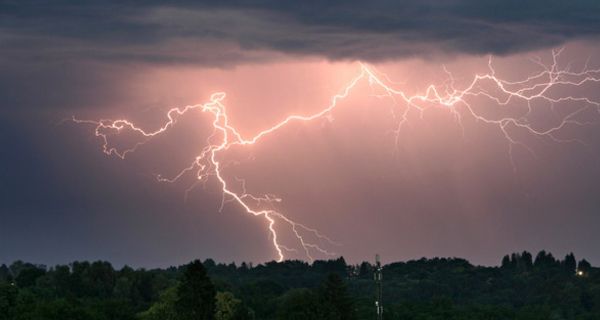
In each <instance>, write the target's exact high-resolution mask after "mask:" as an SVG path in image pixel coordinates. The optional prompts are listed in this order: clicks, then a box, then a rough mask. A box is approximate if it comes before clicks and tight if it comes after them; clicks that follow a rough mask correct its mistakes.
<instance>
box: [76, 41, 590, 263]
mask: <svg viewBox="0 0 600 320" xmlns="http://www.w3.org/2000/svg"><path fill="white" fill-rule="evenodd" d="M562 51H563V49H562V48H561V49H555V50H552V62H551V63H549V64H544V63H542V60H541V59H536V60H533V61H534V63H536V64H537V65H539V69H540V71H539V72H537V73H534V74H531V75H529V76H527V77H526V78H523V79H521V80H518V81H508V80H504V79H501V78H499V77H497V76H496V71H495V69H494V67H493V64H492V58H491V57H490V58H489V62H488V71H487V72H486V73H483V74H476V75H474V76H473V78H472V81H471V82H470V83H468V84H467V85H466V86H465V87H464V88H462V89H459V88H456V82H455V79H454V77H453V76H452V74H451V73H450V72H448V71H447V70H446V69H445V68H444V71H445V72H446V74H447V79H448V81H446V83H445V84H444V85H442V86H436V85H433V84H432V85H429V86H427V87H426V89H425V90H424V91H423V92H422V93H420V94H415V95H409V94H408V93H406V92H405V91H403V90H400V89H397V88H395V87H394V86H393V85H391V84H390V83H391V81H390V80H389V78H388V77H387V75H385V74H383V73H380V72H378V71H377V70H375V68H373V67H371V66H369V65H367V64H365V63H359V70H358V72H357V74H356V76H354V78H352V79H350V81H349V82H348V83H347V84H346V86H344V87H343V88H342V90H340V91H339V92H338V93H337V94H335V95H334V96H333V97H332V98H331V100H330V103H329V105H327V106H326V107H324V108H323V109H321V110H320V111H318V112H315V113H312V114H307V115H298V114H292V115H289V116H287V117H286V118H284V119H283V120H282V121H280V122H278V123H276V124H275V125H273V126H271V127H268V128H265V129H264V130H262V131H260V132H258V133H256V134H255V135H254V136H251V137H244V136H243V135H242V134H241V133H240V132H239V131H238V129H236V128H235V127H234V126H233V125H232V124H231V123H230V121H229V116H228V114H227V109H226V107H225V105H224V103H223V101H224V100H225V97H226V94H225V93H224V92H217V93H213V94H212V95H211V96H210V99H209V101H208V102H206V103H204V104H195V105H188V106H185V107H175V108H171V109H169V110H168V111H167V113H166V117H167V121H166V122H165V123H164V124H163V125H162V126H160V127H159V128H157V129H155V130H153V131H147V130H144V129H142V128H141V127H140V126H138V125H136V124H134V123H133V122H132V121H129V120H127V119H117V120H108V119H103V120H81V119H77V118H75V117H73V118H72V120H73V121H74V122H76V123H80V124H91V125H93V126H94V128H95V129H94V134H95V136H96V137H98V138H100V139H101V141H102V151H103V152H104V153H105V154H107V155H109V156H116V157H118V158H120V159H125V158H126V157H127V155H128V154H130V153H132V152H135V151H136V150H137V149H138V148H139V147H140V146H142V145H143V144H145V143H146V142H147V141H149V140H150V139H151V138H152V137H155V136H158V135H161V134H163V133H165V132H167V131H168V130H169V129H171V128H172V127H173V126H174V125H175V124H176V123H177V120H178V119H179V118H180V117H182V116H184V115H186V114H187V113H188V112H190V111H192V110H200V111H202V112H204V113H207V114H209V115H210V116H211V117H212V118H211V119H212V122H211V125H212V132H211V134H210V135H209V136H208V138H207V139H206V146H204V147H203V149H202V150H201V151H200V153H199V154H198V155H197V156H196V157H195V159H194V160H193V161H192V163H190V164H189V166H187V167H185V168H183V169H181V171H179V172H178V173H177V174H175V175H174V176H172V177H163V176H161V175H158V176H157V180H158V181H161V182H167V183H175V182H177V181H178V180H179V179H181V178H182V177H184V176H187V175H189V174H194V175H195V179H197V182H206V181H207V180H208V179H210V178H214V179H215V180H216V181H217V182H218V184H219V186H220V188H221V192H222V202H221V207H220V208H219V210H222V209H223V207H224V206H225V205H226V204H228V203H234V204H236V205H237V206H239V207H241V208H242V209H243V210H244V211H245V212H246V213H247V214H250V215H253V216H257V217H262V218H263V219H265V222H266V223H267V229H268V232H269V234H270V239H271V242H272V245H273V248H274V251H275V253H276V256H277V260H278V261H282V260H284V259H285V258H286V254H287V253H298V252H299V251H300V252H302V253H303V254H304V256H305V257H306V258H307V259H308V260H310V261H312V260H313V259H314V255H319V256H335V255H336V253H335V252H333V251H331V249H330V248H333V247H335V246H339V245H340V244H339V243H336V242H335V241H333V240H331V239H330V238H329V237H327V236H326V235H324V234H322V233H321V232H319V231H318V230H317V229H314V228H311V227H308V226H306V225H304V224H302V223H299V222H296V221H294V220H292V219H290V218H288V217H287V216H285V215H284V214H283V213H282V212H281V210H278V209H276V206H275V205H276V204H277V203H279V202H281V201H282V200H281V199H280V198H278V197H276V196H274V195H271V194H265V195H254V194H252V193H250V192H248V191H247V190H246V184H245V180H243V179H239V178H236V179H235V180H234V181H228V180H227V179H226V178H225V177H224V175H223V172H224V167H225V165H224V163H223V158H222V154H223V153H224V152H225V151H227V150H229V149H230V148H232V147H234V146H249V145H254V144H257V143H259V142H260V141H261V139H263V138H264V137H266V136H268V135H272V134H275V133H276V132H277V131H278V130H279V129H281V128H283V127H285V126H287V125H288V124H290V123H292V122H310V121H313V120H316V119H320V118H328V117H331V114H332V112H333V111H334V110H335V109H336V108H338V107H339V106H340V101H342V100H344V99H345V98H347V97H348V96H349V95H350V93H351V92H352V90H353V89H354V88H355V87H356V86H357V85H358V84H359V83H361V82H364V81H366V82H367V83H368V84H369V85H370V86H371V87H372V88H376V89H379V90H381V92H383V94H380V95H378V96H383V97H389V98H391V99H392V100H393V101H394V107H393V110H396V105H397V104H398V103H402V104H404V106H405V108H404V109H403V110H402V111H401V112H400V113H396V112H395V111H394V114H395V116H397V117H399V120H398V126H397V128H395V129H394V130H393V131H394V132H395V134H396V143H397V142H398V137H399V135H400V131H401V129H402V126H403V125H404V124H405V123H406V121H408V114H409V112H410V111H412V110H416V111H418V112H420V113H421V114H422V113H423V112H424V111H425V110H427V109H428V108H431V107H432V106H434V107H441V108H444V109H446V110H448V111H449V112H452V113H453V114H454V115H456V117H457V119H459V120H460V119H462V118H463V117H465V116H470V117H472V118H474V119H476V120H478V121H480V122H482V123H484V124H486V125H490V126H495V127H497V128H498V130H499V132H501V133H502V135H503V136H504V138H505V139H506V141H507V145H508V150H509V154H510V159H511V163H512V165H513V169H515V164H514V160H513V148H514V147H515V146H518V145H520V146H523V147H524V148H526V149H527V150H529V151H530V152H533V151H532V150H531V149H530V148H529V147H528V146H527V145H526V144H524V143H523V142H520V141H519V140H518V139H516V138H515V137H514V136H513V135H512V134H511V128H518V129H522V130H524V131H525V132H527V133H528V134H529V135H531V136H533V137H538V138H548V139H551V140H552V141H554V142H578V143H584V142H583V141H580V140H576V139H562V138H559V137H558V136H557V133H558V132H559V131H560V130H561V129H564V128H565V127H567V126H569V125H575V126H585V125H589V124H592V123H596V122H592V121H582V120H580V119H578V116H581V115H582V114H583V113H584V112H586V111H590V110H591V111H595V112H596V113H598V114H600V101H596V100H593V99H591V98H588V97H581V96H574V95H561V96H555V95H553V94H551V93H550V91H551V89H553V88H556V87H561V88H563V89H564V90H563V91H568V90H566V89H569V88H571V89H573V88H575V87H580V86H583V85H587V84H598V83H600V69H591V68H589V67H588V64H587V63H586V64H585V66H584V67H583V68H581V70H579V71H574V70H572V68H571V65H570V64H569V65H567V67H564V68H561V67H560V66H559V62H558V60H559V57H560V55H561V53H562ZM565 88H566V89H565ZM475 97H485V98H487V99H489V100H490V101H493V103H495V104H496V105H497V106H499V107H502V106H507V105H508V104H509V103H512V102H517V101H520V102H524V103H525V105H526V106H527V111H526V112H525V113H524V114H522V115H520V116H519V117H508V116H504V117H501V118H497V119H494V118H491V117H486V116H484V115H483V114H482V113H480V112H478V111H477V109H476V108H474V106H473V105H472V104H471V103H470V102H469V100H470V99H471V98H475ZM538 101H539V102H543V103H545V104H548V105H551V106H552V105H554V104H557V103H562V102H572V103H576V104H577V107H575V108H573V110H570V111H569V112H568V113H566V114H565V115H563V116H562V117H561V119H560V121H559V122H558V123H557V124H555V125H552V126H549V127H545V128H536V127H534V126H533V125H532V124H531V123H530V122H529V119H528V116H529V115H530V114H531V112H532V110H533V107H534V106H533V103H534V102H538ZM461 125H462V123H461ZM124 132H132V133H135V134H137V135H139V136H140V137H141V139H140V140H139V141H138V142H136V143H135V144H134V145H133V146H131V147H129V148H118V147H116V146H113V145H111V144H110V141H109V136H112V135H119V134H122V133H124ZM515 170H516V169H515ZM194 186H195V184H194V185H192V186H191V187H190V189H188V190H187V191H186V195H187V192H189V191H190V190H191V188H193V187H194ZM238 189H241V190H240V191H236V190H238ZM265 205H266V208H265ZM286 227H287V228H288V230H289V231H290V232H291V234H292V235H293V238H292V239H295V241H296V243H295V244H285V243H283V242H282V240H281V239H280V237H279V236H278V230H281V229H282V228H286Z"/></svg>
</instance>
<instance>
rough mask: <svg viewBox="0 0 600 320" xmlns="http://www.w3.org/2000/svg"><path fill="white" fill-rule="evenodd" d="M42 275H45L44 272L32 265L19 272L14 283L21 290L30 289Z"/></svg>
mask: <svg viewBox="0 0 600 320" xmlns="http://www.w3.org/2000/svg"><path fill="white" fill-rule="evenodd" d="M44 274H46V270H44V269H42V268H38V267H36V266H33V265H32V266H29V267H25V268H24V269H23V270H21V271H20V272H19V275H17V277H16V278H15V281H16V282H17V285H18V286H19V287H21V288H25V287H32V286H34V285H35V281H36V280H37V279H38V278H39V277H41V276H43V275H44Z"/></svg>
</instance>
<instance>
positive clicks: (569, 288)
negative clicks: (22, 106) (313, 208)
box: [0, 251, 600, 320]
mask: <svg viewBox="0 0 600 320" xmlns="http://www.w3.org/2000/svg"><path fill="white" fill-rule="evenodd" d="M372 272H373V266H372V265H371V264H370V263H368V262H363V263H361V264H359V265H347V263H346V262H345V261H344V260H343V259H342V258H340V259H336V260H329V261H315V262H314V263H312V264H308V263H306V262H303V261H285V262H281V263H277V262H268V263H265V264H261V265H257V266H253V265H252V264H246V263H243V264H241V265H240V266H239V267H238V266H236V265H235V264H232V263H230V264H221V263H216V262H214V261H213V260H206V261H205V262H204V263H200V262H199V261H194V262H192V263H190V264H189V265H186V266H182V267H170V268H167V269H155V270H146V269H136V270H134V269H132V268H130V267H127V266H125V267H123V268H121V269H119V270H116V269H114V268H113V267H112V265H111V264H110V263H108V262H103V261H97V262H73V263H71V264H70V265H59V266H54V267H52V268H47V267H45V266H42V265H34V264H30V263H25V262H21V261H17V262H14V263H13V264H11V265H9V266H6V265H1V266H0V320H30V319H31V320H37V319H44V320H54V319H57V320H58V319H60V320H65V319H68V320H77V319H85V320H134V319H136V320H180V319H185V320H187V319H218V320H225V319H227V320H245V319H260V320H269V319H286V320H294V319H302V320H308V319H310V320H323V319H338V320H342V319H344V320H346V319H348V320H351V319H373V318H374V312H375V308H374V304H373V301H374V294H375V287H374V283H373V274H372ZM383 275H384V291H383V293H384V296H383V305H384V308H385V309H384V316H385V319H414V320H417V319H419V320H420V319H432V320H433V319H440V320H441V319H444V320H446V319H451V320H452V319H454V320H462V319H471V320H475V319H491V320H494V319H497V320H504V319H514V320H535V319H540V320H541V319H544V320H546V319H565V320H567V319H573V320H592V319H600V269H598V268H595V267H592V266H591V265H590V263H589V262H587V261H585V260H580V261H578V262H577V260H576V259H575V256H574V255H573V254H569V255H567V256H566V257H565V258H564V259H562V260H559V259H556V258H555V257H554V256H553V255H552V254H550V253H548V252H545V251H542V252H540V253H538V254H536V255H535V258H534V255H532V254H530V253H528V252H521V253H513V254H510V255H507V256H505V257H504V258H503V259H502V264H501V266H499V267H483V266H474V265H472V264H470V263H469V262H468V261H466V260H464V259H456V258H453V259H446V258H434V259H420V260H413V261H407V262H397V263H391V264H388V265H386V266H384V268H383Z"/></svg>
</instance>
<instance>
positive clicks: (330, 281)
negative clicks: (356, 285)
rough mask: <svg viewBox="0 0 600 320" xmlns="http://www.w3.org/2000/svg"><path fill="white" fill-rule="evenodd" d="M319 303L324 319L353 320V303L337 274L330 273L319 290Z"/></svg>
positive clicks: (354, 316)
mask: <svg viewBox="0 0 600 320" xmlns="http://www.w3.org/2000/svg"><path fill="white" fill-rule="evenodd" d="M320 296H321V302H322V303H323V311H324V314H325V318H326V319H337V320H350V319H355V318H356V315H355V312H354V303H353V301H352V299H351V298H350V295H349V294H348V290H347V288H346V284H345V283H344V280H343V279H342V278H341V277H340V276H339V275H338V274H337V273H330V274H329V276H327V279H326V280H325V281H324V283H323V285H322V288H321V295H320Z"/></svg>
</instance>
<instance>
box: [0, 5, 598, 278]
mask: <svg viewBox="0 0 600 320" xmlns="http://www.w3.org/2000/svg"><path fill="white" fill-rule="evenodd" d="M213 2H214V3H213ZM599 34H600V3H599V2H598V1H593V0H590V1H584V0H576V1H558V0H556V1H554V0H551V1H548V0H545V1H541V0H540V1H527V2H523V1H476V0H451V1H433V0H426V1H281V0H279V1H276V0H273V1H270V0H265V1H250V2H249V1H183V0H181V1H178V0H176V1H169V2H167V3H166V4H164V3H161V2H159V1H145V2H144V4H139V3H138V2H136V1H85V2H73V1H66V0H65V1H61V0H59V1H52V2H47V1H8V0H0V120H1V121H2V125H0V146H1V147H2V152H1V153H0V263H10V262H12V261H14V260H16V259H23V260H27V261H32V262H37V263H45V264H56V263H68V262H71V261H73V260H83V259H105V260H109V261H111V262H113V263H115V264H116V265H122V264H129V265H134V266H146V267H153V266H168V265H175V264H181V263H185V262H188V261H190V260H191V259H193V258H201V259H204V258H214V259H215V260H218V261H224V262H230V261H238V262H241V261H243V260H245V261H253V262H255V263H258V262H264V261H269V260H272V259H276V258H277V255H276V252H275V250H274V248H273V246H272V244H271V239H270V238H269V232H268V228H267V227H268V226H267V223H266V222H265V220H264V219H262V218H260V217H253V216H251V215H248V214H247V213H245V212H243V210H242V209H241V208H240V206H239V205H236V204H234V203H231V202H228V203H226V204H225V206H224V207H223V210H221V211H219V208H220V206H221V200H222V194H221V193H220V189H219V186H218V184H217V183H216V181H208V182H207V183H206V184H204V185H202V184H201V185H198V186H197V187H195V188H194V189H192V190H191V191H190V192H189V194H188V197H187V198H186V197H185V194H186V189H188V188H189V187H190V186H191V185H192V184H193V183H194V179H193V174H192V175H190V176H189V177H188V176H186V177H184V178H183V179H182V180H181V181H179V182H178V183H175V184H165V183H159V182H157V181H156V179H155V177H156V174H165V175H173V174H175V173H177V172H178V170H179V169H181V168H184V167H186V166H187V165H189V163H190V162H191V161H193V159H194V158H195V156H196V155H197V154H198V153H199V152H200V150H202V148H203V147H204V146H205V145H206V138H207V137H208V135H210V126H211V122H210V121H211V119H210V117H209V115H207V114H203V113H194V114H189V115H186V118H185V119H181V121H179V122H178V124H177V126H175V127H174V128H173V130H171V131H169V132H168V134H166V135H164V136H161V137H160V138H157V139H153V140H151V141H149V142H148V143H146V144H145V145H143V146H142V147H141V148H139V149H138V150H137V152H136V153H134V154H131V156H129V157H127V158H126V159H125V160H121V159H119V158H117V157H115V156H107V155H106V154H104V153H103V152H102V142H101V141H100V140H99V139H98V138H97V137H95V136H94V127H93V126H90V125H87V124H76V123H73V122H71V121H64V120H65V119H70V118H71V117H72V116H75V117H77V118H81V119H114V118H122V117H127V118H129V119H132V120H133V121H135V122H136V123H138V124H139V125H140V126H142V127H144V128H145V129H147V130H154V129H156V128H157V127H159V126H160V125H161V124H162V123H164V122H165V121H166V120H167V118H166V115H165V112H166V111H167V110H168V108H170V107H175V106H185V105H189V104H198V103H205V102H207V101H208V100H209V97H210V95H211V93H213V92H216V91H224V92H227V98H226V99H225V100H224V103H225V105H226V106H227V110H228V113H229V115H230V117H231V121H232V124H233V125H234V126H235V127H236V128H239V130H240V132H242V133H243V134H244V135H246V136H252V135H254V134H256V133H257V132H259V131H260V130H262V129H264V128H266V127H269V126H272V125H273V124H275V123H277V122H278V121H280V120H281V119H283V118H285V117H286V116H287V115H289V114H292V113H294V114H310V113H312V112H316V111H318V110H320V109H323V108H324V107H326V106H327V105H328V104H329V103H330V100H331V97H332V96H333V95H335V94H337V93H338V92H339V91H340V90H341V89H342V88H343V87H344V86H345V85H347V84H348V83H349V81H350V80H351V79H352V78H354V77H355V76H356V75H357V74H358V73H359V72H360V70H361V69H360V64H359V61H362V62H364V63H366V64H367V65H369V66H372V67H373V68H374V70H375V69H376V70H378V71H380V72H381V74H385V77H384V78H386V81H388V83H389V84H391V85H394V87H396V88H399V89H400V90H403V91H405V92H408V93H410V94H416V93H422V92H424V90H426V88H427V86H429V85H430V84H434V85H440V86H443V85H444V84H447V83H448V82H447V81H448V79H449V78H448V73H447V72H450V73H451V74H452V75H453V77H454V78H455V80H456V83H455V85H456V86H457V87H459V88H461V87H462V88H464V87H465V86H466V85H468V83H469V82H470V81H471V80H472V79H473V77H474V76H475V75H476V74H483V73H486V72H489V71H490V70H489V66H488V61H489V60H488V57H490V56H491V57H493V58H492V61H493V66H495V70H496V72H497V73H496V75H498V76H500V77H503V78H505V79H508V80H510V81H517V80H520V79H525V78H526V77H527V76H528V75H531V74H533V73H536V72H539V71H540V70H541V69H540V68H541V66H540V64H539V63H537V62H542V63H543V64H545V65H549V64H551V63H552V54H551V53H552V49H556V48H561V47H564V50H563V51H562V53H561V55H560V56H559V58H558V61H557V63H558V66H559V67H560V68H562V69H563V70H570V71H575V72H577V71H579V70H582V69H583V68H585V67H587V68H591V69H599V68H600V43H599V38H598V36H599ZM538 59H539V60H538ZM594 75H595V76H596V77H600V74H599V73H598V72H596V73H595V74H594ZM599 87H600V83H599V82H598V81H588V82H586V83H584V84H583V85H581V86H579V87H576V88H575V87H572V86H563V87H560V88H558V89H557V91H556V93H555V94H556V95H560V96H576V97H586V98H589V99H591V101H600V90H599V89H600V88H599ZM380 93H381V92H378V91H377V89H374V88H373V87H372V86H369V83H367V82H366V81H365V82H361V83H360V84H359V85H357V87H356V88H355V90H353V91H352V92H351V94H350V95H349V96H348V97H347V98H346V99H344V100H343V101H342V102H341V104H340V106H341V108H339V109H337V110H336V111H335V113H334V114H333V118H334V120H333V121H329V120H317V121H313V122H310V123H302V124H298V123H296V124H293V125H291V126H288V127H286V128H284V129H283V130H281V131H279V132H277V134H274V135H271V136H269V138H268V139H265V140H262V141H261V142H260V143H259V144H257V145H255V146H251V147H248V148H242V149H235V150H232V151H231V152H227V153H226V154H223V161H224V162H226V163H228V165H227V167H226V169H224V170H225V176H226V177H227V179H230V181H238V180H237V179H236V178H238V179H245V180H246V184H247V185H246V186H247V188H248V191H250V192H253V193H256V194H266V193H268V194H274V195H277V196H278V197H280V198H282V199H283V201H282V202H281V203H279V204H278V209H279V210H281V211H282V212H283V213H285V214H286V215H287V216H289V217H290V218H292V219H294V220H295V221H298V222H300V223H303V224H305V225H307V226H309V227H312V228H316V229H318V230H320V231H321V232H322V233H323V234H326V235H327V236H328V237H330V238H332V239H333V240H335V241H336V242H339V243H340V244H341V245H340V246H335V245H334V246H328V245H327V244H324V245H325V246H328V249H329V250H331V251H335V252H336V253H337V254H340V255H344V256H345V257H346V258H347V259H348V260H350V261H351V262H360V261H362V260H372V259H373V257H374V255H375V253H380V254H381V255H382V256H383V259H384V260H385V261H386V262H390V261H396V260H406V259H412V258H420V257H422V256H425V257H433V256H459V257H464V258H467V259H469V260H471V261H472V262H474V263H477V264H486V265H494V264H498V263H499V262H500V259H501V257H502V255H504V254H507V253H511V252H514V251H522V250H529V251H534V253H535V252H537V251H538V250H541V249H546V250H549V251H551V252H553V253H554V254H555V255H556V256H559V257H561V258H562V257H563V256H564V255H565V254H566V253H568V252H571V251H572V252H574V253H575V255H576V257H577V258H586V259H588V260H589V261H591V262H592V263H593V264H595V265H598V264H600V250H598V249H599V247H598V243H600V233H599V232H598V228H599V227H600V197H598V191H597V190H598V187H599V186H600V185H599V181H600V166H599V163H600V161H599V160H600V123H599V124H596V123H598V122H599V121H600V117H598V116H599V115H600V112H598V108H597V107H596V108H593V107H591V108H588V109H586V113H582V114H581V117H580V118H577V119H576V120H577V121H578V122H580V123H584V122H585V125H583V126H579V125H568V126H565V127H564V128H563V129H562V130H560V132H557V135H556V137H558V138H560V139H562V140H569V141H572V142H556V141H553V140H552V139H548V138H547V137H543V138H539V137H535V136H532V135H531V134H527V132H523V131H522V130H518V128H509V131H510V134H511V137H512V138H514V139H516V140H517V141H518V142H519V143H520V144H517V145H513V147H512V149H511V147H510V141H508V140H507V139H506V137H505V134H504V132H503V131H502V130H501V129H500V128H499V127H498V126H495V125H489V124H486V123H485V122H482V121H476V119H475V118H474V117H472V116H469V114H467V113H462V115H463V116H464V117H462V118H460V119H459V118H457V117H456V114H453V113H452V112H449V111H448V110H445V109H444V108H435V107H433V108H431V109H430V110H427V111H426V112H424V113H423V114H417V113H411V114H409V117H408V121H407V122H406V125H405V126H403V127H402V129H401V130H400V131H399V132H398V133H397V134H393V132H394V130H395V129H396V128H397V125H398V122H397V121H395V120H394V119H392V118H393V117H392V116H391V115H393V114H394V112H393V110H403V108H405V107H406V106H405V105H403V104H402V103H398V101H394V100H393V99H389V98H381V97H380V96H378V94H380ZM470 103H471V104H472V105H473V106H475V110H476V111H477V112H480V113H481V114H483V115H485V116H486V117H488V118H490V119H496V118H499V117H500V118H501V117H504V116H510V117H514V118H516V119H520V120H523V119H525V120H527V121H528V123H529V124H530V125H531V126H533V127H535V128H538V129H540V130H541V129H543V128H549V127H552V126H554V125H556V121H557V119H561V117H562V118H564V116H565V114H568V113H569V112H570V111H572V110H577V108H582V106H585V101H582V100H574V101H566V102H565V103H558V104H556V105H550V104H549V103H543V101H541V102H540V101H538V102H535V103H533V104H532V107H533V109H534V112H531V113H527V112H523V110H525V109H523V108H526V107H527V106H526V103H525V104H524V103H523V102H522V101H521V102H519V101H515V102H514V103H512V102H511V104H510V105H509V106H508V107H506V108H502V107H499V106H498V105H497V104H495V103H494V102H493V101H490V100H489V99H479V98H474V99H472V100H470ZM530 107H531V106H530ZM588 107H589V106H588ZM462 112H465V110H464V109H462ZM134 140H135V136H131V137H125V138H124V139H123V140H119V139H115V140H114V141H113V142H114V143H116V144H117V146H121V147H122V146H127V145H130V144H131V143H132V141H134ZM575 140H576V141H577V142H573V141H575ZM134 143H135V141H134ZM232 183H235V182H232ZM280 232H281V239H283V241H287V242H286V243H285V245H286V246H289V247H290V248H292V249H293V248H296V247H294V246H297V243H295V242H294V241H293V239H291V238H290V234H289V233H290V230H286V229H285V227H283V226H282V227H281V231H280ZM296 249H299V248H296ZM289 257H290V258H304V257H303V256H302V255H300V254H293V253H292V254H290V256H289ZM315 257H318V258H325V256H322V255H321V256H320V255H318V254H315Z"/></svg>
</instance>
